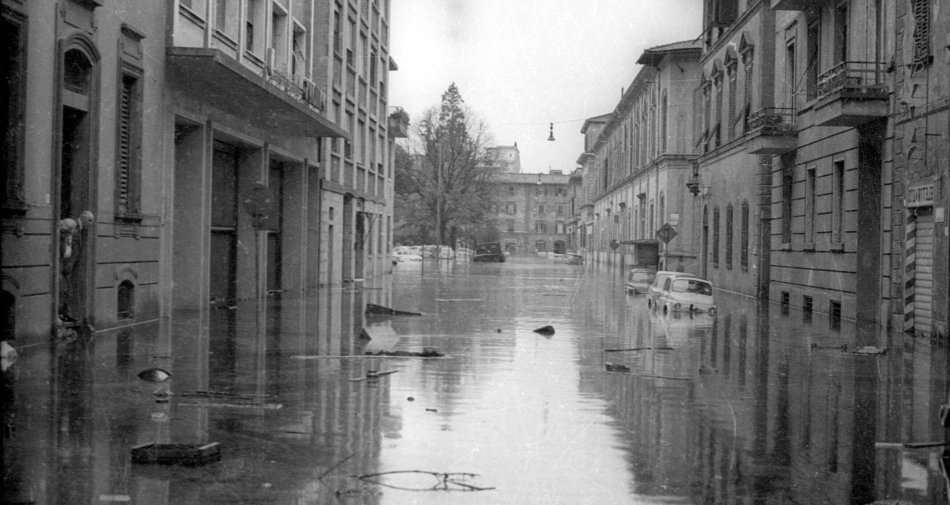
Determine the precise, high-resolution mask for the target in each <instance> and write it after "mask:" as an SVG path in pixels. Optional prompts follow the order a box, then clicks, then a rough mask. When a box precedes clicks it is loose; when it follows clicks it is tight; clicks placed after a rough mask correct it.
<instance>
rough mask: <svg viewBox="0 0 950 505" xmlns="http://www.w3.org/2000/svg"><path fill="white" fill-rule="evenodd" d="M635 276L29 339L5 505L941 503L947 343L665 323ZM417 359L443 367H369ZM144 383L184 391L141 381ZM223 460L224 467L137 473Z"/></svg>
mask: <svg viewBox="0 0 950 505" xmlns="http://www.w3.org/2000/svg"><path fill="white" fill-rule="evenodd" d="M621 277H622V276H621V275H620V274H619V273H618V272H608V271H598V270H595V269H593V268H592V267H589V266H587V267H583V266H581V267H578V266H570V265H566V264H560V263H552V262H550V261H549V260H543V259H537V260H528V259H524V260H514V261H509V262H507V263H502V264H482V263H478V264H465V263H451V262H445V261H443V262H441V263H437V262H426V263H424V264H407V263H402V264H399V265H397V266H396V268H395V272H394V274H393V275H392V277H391V278H387V279H385V280H381V281H379V283H378V284H366V285H363V284H356V285H353V286H348V287H345V288H336V289H328V290H326V291H322V292H320V293H319V295H318V296H314V297H313V298H310V299H305V300H288V299H286V298H285V299H283V300H269V301H268V305H267V307H266V310H264V311H258V310H256V309H255V306H254V304H253V303H252V302H242V303H239V304H238V305H237V306H236V307H233V308H231V309H216V310H211V311H207V312H196V313H182V314H176V315H175V317H174V319H173V320H172V321H164V322H151V323H144V324H140V325H137V326H133V327H131V328H128V329H125V330H122V331H110V332H101V333H97V334H95V335H93V337H92V339H91V340H89V341H88V342H83V341H79V342H73V343H63V344H60V345H57V346H53V347H52V348H47V346H46V345H42V346H23V347H21V348H20V349H19V351H20V358H19V360H18V361H17V362H16V363H15V364H14V365H13V366H12V367H11V368H9V369H7V370H6V371H5V372H4V397H3V402H4V403H3V419H4V433H3V434H4V446H3V458H4V482H3V491H2V492H3V496H2V497H3V500H2V502H3V503H37V504H41V503H48V504H66V503H69V504H73V503H91V504H99V503H113V502H119V503H138V504H208V503H229V504H231V503H255V504H256V503H276V504H318V503H319V504H334V503H339V504H417V503H418V504H429V503H452V504H466V503H477V504H519V505H524V504H545V505H550V504H585V503H589V504H608V503H609V504H628V503H629V504H637V503H643V504H650V503H664V504H669V503H683V504H687V503H689V504H692V503H695V504H714V503H763V504H764V503H775V504H779V503H801V504H825V503H827V504H852V503H853V504H864V503H879V504H897V503H900V504H928V505H934V504H948V503H950V498H948V490H947V487H948V481H947V475H946V471H947V470H946V465H947V459H946V456H944V454H945V453H944V452H943V451H944V448H945V446H934V444H940V443H943V442H946V441H947V433H946V431H945V429H944V428H943V427H942V426H941V424H940V420H939V419H938V409H939V407H940V405H942V404H945V403H948V401H950V400H948V374H950V372H948V361H947V348H946V344H945V343H938V342H932V341H930V340H926V339H913V338H909V337H904V336H902V335H892V336H888V337H883V338H882V340H884V341H885V342H882V345H881V346H880V347H881V348H882V349H883V350H885V352H883V353H879V354H859V353H856V352H854V351H855V349H853V348H851V347H848V345H847V344H848V343H849V342H853V341H855V338H854V331H855V330H854V328H853V327H852V325H848V324H847V323H844V324H842V325H841V327H840V328H835V327H833V326H834V325H832V324H831V323H830V322H829V321H828V320H827V319H823V318H822V317H821V316H819V315H815V316H813V317H809V316H808V315H807V314H802V313H800V312H795V311H792V312H790V313H783V311H782V308H781V307H779V306H777V305H767V306H764V307H759V306H757V305H756V304H755V303H754V302H753V301H752V300H749V299H747V298H741V297H735V296H730V295H727V294H722V293H717V302H718V304H719V307H720V311H719V313H718V315H717V316H716V317H709V316H704V317H693V318H691V317H688V316H687V317H680V318H676V317H666V316H658V315H655V314H652V313H650V312H648V311H647V309H646V306H645V302H644V299H643V297H642V296H631V295H624V294H623V286H622V282H621ZM366 303H375V304H379V305H384V306H386V307H392V308H395V309H398V310H404V311H411V312H418V313H421V315H420V316H364V314H363V310H364V307H365V304H366ZM546 325H550V326H552V327H553V328H554V333H553V334H540V333H536V332H534V331H533V330H534V329H536V328H539V327H542V326H546ZM361 328H364V330H363V331H361ZM367 337H368V338H367ZM423 351H426V352H427V354H432V353H433V352H437V353H439V354H443V356H429V357H420V356H415V355H412V356H405V355H403V356H367V355H366V354H365V353H367V352H370V353H387V352H388V353H394V352H395V353H397V354H405V353H421V352H423ZM154 367H158V368H162V369H164V370H167V371H168V372H169V373H170V374H171V378H170V379H169V380H167V381H166V382H159V383H151V382H146V381H143V380H141V379H139V378H138V377H137V375H138V373H139V372H140V371H142V370H145V369H148V368H154ZM389 372H391V373H389ZM374 373H375V375H376V376H375V377H373V375H374ZM212 443H216V444H217V445H215V446H212V447H213V448H216V449H218V450H219V454H220V460H219V461H208V462H205V463H204V464H199V465H193V466H181V465H163V464H154V463H138V462H133V461H132V449H133V447H140V446H143V445H148V444H184V445H182V446H180V447H181V448H184V449H191V448H194V447H205V450H206V451H208V450H209V449H208V446H209V444H212ZM905 444H911V445H905ZM913 444H918V445H919V446H918V445H913ZM212 452H213V449H212ZM212 459H213V458H212Z"/></svg>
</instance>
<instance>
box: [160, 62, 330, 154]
mask: <svg viewBox="0 0 950 505" xmlns="http://www.w3.org/2000/svg"><path fill="white" fill-rule="evenodd" d="M166 56H167V66H166V72H167V79H168V82H169V84H170V86H171V88H172V89H174V90H175V91H178V92H181V93H183V94H185V95H187V96H189V97H191V98H193V99H195V100H197V101H199V102H201V103H202V104H204V105H207V106H209V107H212V108H214V109H218V110H221V111H223V112H225V113H227V114H230V115H233V116H235V117H237V118H239V119H241V120H244V121H247V122H249V123H252V124H256V125H258V126H259V127H261V128H267V129H273V130H274V131H276V132H279V133H281V134H286V135H291V136H302V137H343V138H348V135H347V133H346V132H345V131H343V129H341V128H340V127H338V126H337V125H336V124H334V123H333V122H332V121H330V120H329V119H328V118H326V117H324V116H323V115H322V114H320V113H319V112H318V111H316V110H314V109H313V108H312V107H311V106H310V105H309V104H308V102H307V101H305V100H302V99H299V98H298V97H295V96H293V95H291V94H290V93H288V92H286V91H284V90H282V89H280V88H279V87H277V86H275V85H274V84H272V83H270V82H268V81H267V80H266V79H265V78H264V77H263V76H261V75H258V74H257V73H255V72H254V71H252V70H251V69H249V68H247V67H245V66H243V65H242V64H241V63H240V62H238V61H237V60H235V59H234V58H232V57H230V56H228V55H226V54H224V53H223V52H221V51H220V50H218V49H208V48H195V47H170V48H168V49H167V51H166Z"/></svg>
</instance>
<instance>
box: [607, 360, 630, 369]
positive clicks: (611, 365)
mask: <svg viewBox="0 0 950 505" xmlns="http://www.w3.org/2000/svg"><path fill="white" fill-rule="evenodd" d="M604 368H605V369H606V370H607V371H608V372H629V371H630V367H628V366H627V365H624V364H621V363H611V362H610V361H607V362H604Z"/></svg>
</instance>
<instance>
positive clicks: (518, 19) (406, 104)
mask: <svg viewBox="0 0 950 505" xmlns="http://www.w3.org/2000/svg"><path fill="white" fill-rule="evenodd" d="M391 5H392V7H391V9H392V12H391V18H392V22H391V25H390V26H391V33H390V42H391V51H392V56H393V58H394V59H395V60H396V63H397V64H398V65H399V70H398V71H396V72H393V73H392V74H390V76H391V79H390V90H389V104H390V105H398V106H401V107H403V108H404V109H406V112H408V113H409V116H410V118H411V120H412V121H413V124H414V123H415V120H416V119H417V118H418V117H420V116H421V114H422V112H423V111H424V110H426V109H428V108H430V107H434V106H437V105H438V104H439V100H440V98H441V96H442V93H443V92H444V91H445V90H446V88H448V86H449V84H450V83H452V82H455V83H456V85H457V86H458V88H459V91H460V92H461V94H462V99H463V100H465V102H466V104H468V106H469V107H471V108H472V109H473V110H474V111H475V112H476V113H477V114H478V115H479V116H480V117H481V118H482V119H484V120H485V122H486V123H487V126H488V128H489V130H490V132H491V133H492V135H493V136H494V140H495V145H512V144H513V143H515V142H517V143H518V147H519V149H520V151H521V166H522V170H523V171H524V172H547V171H548V169H549V168H551V169H555V170H563V171H564V172H565V173H568V172H570V171H572V170H574V168H575V167H576V166H577V164H576V161H577V158H578V156H580V154H581V152H582V150H583V146H584V144H583V138H582V136H581V134H580V128H581V126H582V125H583V121H584V119H586V118H589V117H593V116H598V115H600V114H605V113H608V112H612V111H613V109H614V107H615V106H616V104H617V102H618V100H619V99H620V93H621V89H622V88H625V87H627V86H629V84H630V82H631V81H632V80H633V78H634V76H636V73H637V71H639V68H640V67H639V65H637V64H636V60H637V58H638V57H639V56H640V54H641V53H642V52H643V50H644V49H646V48H648V47H652V46H657V45H662V44H668V43H670V42H676V41H679V40H689V39H695V38H696V37H698V36H699V34H700V32H701V30H702V27H701V17H702V2H701V1H700V0H392V2H391ZM552 122H553V123H554V137H555V138H556V140H555V141H554V142H548V141H547V140H546V139H547V137H548V127H549V123H552Z"/></svg>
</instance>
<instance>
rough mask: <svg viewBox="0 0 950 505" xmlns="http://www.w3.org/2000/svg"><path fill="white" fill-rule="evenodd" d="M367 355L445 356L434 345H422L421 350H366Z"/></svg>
mask: <svg viewBox="0 0 950 505" xmlns="http://www.w3.org/2000/svg"><path fill="white" fill-rule="evenodd" d="M366 355H367V356H401V357H409V356H412V357H418V358H440V357H442V356H445V354H442V353H441V352H439V350H438V349H436V348H434V347H423V348H422V352H415V351H379V352H367V353H366Z"/></svg>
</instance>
